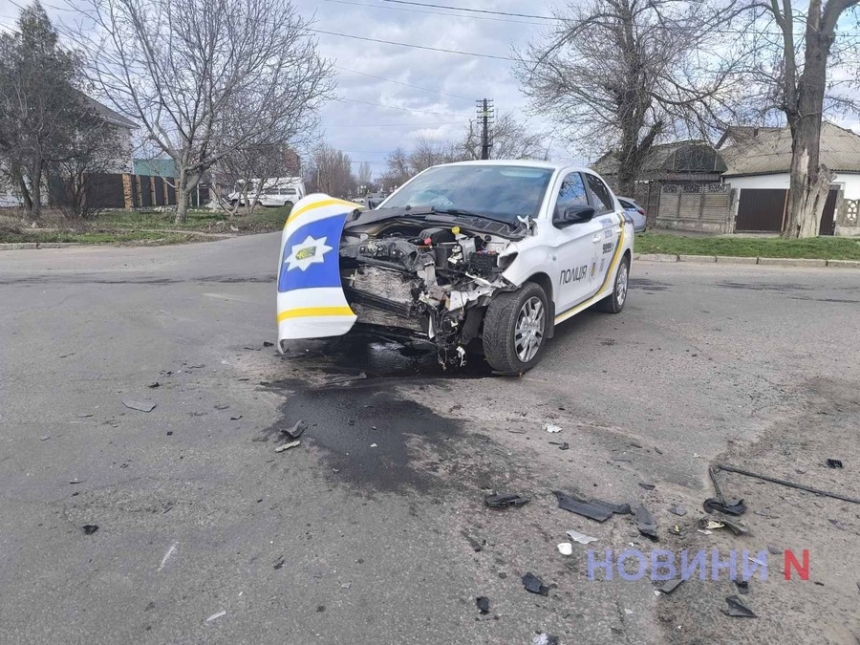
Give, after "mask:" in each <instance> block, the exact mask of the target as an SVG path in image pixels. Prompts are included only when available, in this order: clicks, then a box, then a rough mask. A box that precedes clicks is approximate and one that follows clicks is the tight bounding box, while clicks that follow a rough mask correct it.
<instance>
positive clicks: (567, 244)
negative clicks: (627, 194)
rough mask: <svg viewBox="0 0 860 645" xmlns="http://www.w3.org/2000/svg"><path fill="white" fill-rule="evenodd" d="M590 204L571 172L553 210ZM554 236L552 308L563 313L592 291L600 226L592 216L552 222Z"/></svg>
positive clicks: (578, 175)
mask: <svg viewBox="0 0 860 645" xmlns="http://www.w3.org/2000/svg"><path fill="white" fill-rule="evenodd" d="M589 205H591V206H593V204H591V198H590V195H589V192H588V190H587V188H586V185H585V180H584V179H583V176H582V174H581V173H579V172H570V173H568V174H567V176H565V178H564V179H563V180H562V183H561V187H560V188H559V191H558V195H557V197H556V203H555V208H554V210H553V212H558V213H563V212H564V211H565V209H566V208H569V207H570V206H589ZM552 226H553V227H554V228H555V229H556V230H555V231H554V232H553V233H554V234H553V237H554V239H555V244H554V246H555V253H554V255H555V257H556V275H555V282H556V284H555V285H554V287H555V292H556V298H555V310H556V314H557V315H558V314H561V313H564V312H565V311H566V310H568V309H570V308H571V307H574V306H576V305H577V304H579V303H580V302H582V301H583V300H585V299H586V298H587V297H588V296H589V295H590V293H591V292H592V291H593V290H594V287H593V286H592V282H593V278H594V274H595V272H596V270H597V267H596V264H595V262H596V260H597V253H596V249H597V242H598V240H596V239H595V235H598V234H600V230H599V228H600V227H599V226H598V225H597V224H596V223H595V221H594V220H593V219H592V220H591V221H588V222H575V223H572V224H558V223H553V224H552Z"/></svg>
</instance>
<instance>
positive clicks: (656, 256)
mask: <svg viewBox="0 0 860 645" xmlns="http://www.w3.org/2000/svg"><path fill="white" fill-rule="evenodd" d="M633 259H634V260H642V261H643V262H692V263H695V264H713V263H715V262H716V263H717V264H761V265H765V266H781V267H816V268H822V267H834V268H842V269H860V260H825V259H823V258H750V257H734V256H729V255H717V256H714V255H674V254H670V253H636V254H634V256H633Z"/></svg>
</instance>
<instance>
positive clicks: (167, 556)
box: [156, 542, 179, 571]
mask: <svg viewBox="0 0 860 645" xmlns="http://www.w3.org/2000/svg"><path fill="white" fill-rule="evenodd" d="M178 546H179V542H174V543H173V544H171V545H170V548H169V549H167V553H165V554H164V557H163V558H161V564H159V565H158V569H156V570H157V571H161V570H162V569H163V568H164V565H165V564H167V561H168V560H169V559H170V556H172V555H173V554H174V553H176V547H178Z"/></svg>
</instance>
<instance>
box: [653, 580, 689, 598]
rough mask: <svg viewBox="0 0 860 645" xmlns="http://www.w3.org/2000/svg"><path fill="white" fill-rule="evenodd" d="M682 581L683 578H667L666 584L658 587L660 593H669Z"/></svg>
mask: <svg viewBox="0 0 860 645" xmlns="http://www.w3.org/2000/svg"><path fill="white" fill-rule="evenodd" d="M682 582H684V579H683V578H675V579H674V580H669V581H668V582H667V583H666V584H664V585H663V586H662V587H660V588H659V589H658V591H660V592H661V593H665V594H670V593H672V592H673V591H675V589H677V588H678V587H680V586H681V583H682Z"/></svg>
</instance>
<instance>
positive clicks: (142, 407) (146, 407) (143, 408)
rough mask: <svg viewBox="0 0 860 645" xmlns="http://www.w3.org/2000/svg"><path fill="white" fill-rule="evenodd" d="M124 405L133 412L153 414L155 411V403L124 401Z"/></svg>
mask: <svg viewBox="0 0 860 645" xmlns="http://www.w3.org/2000/svg"><path fill="white" fill-rule="evenodd" d="M122 404H123V405H124V406H125V407H127V408H129V409H131V410H138V411H139V412H152V411H153V410H154V409H155V403H149V402H148V401H132V400H130V399H123V401H122Z"/></svg>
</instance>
